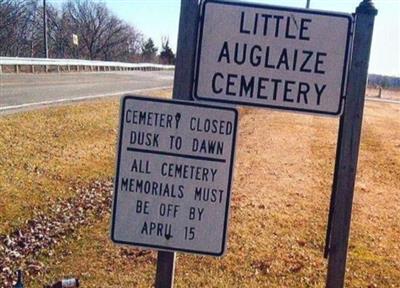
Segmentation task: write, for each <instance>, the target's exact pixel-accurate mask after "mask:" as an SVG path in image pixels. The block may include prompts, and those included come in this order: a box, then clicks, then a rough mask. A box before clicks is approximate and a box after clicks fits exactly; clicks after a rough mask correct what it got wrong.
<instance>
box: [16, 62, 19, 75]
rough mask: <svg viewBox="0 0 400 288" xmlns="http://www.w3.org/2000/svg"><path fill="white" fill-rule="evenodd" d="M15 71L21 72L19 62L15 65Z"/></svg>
mask: <svg viewBox="0 0 400 288" xmlns="http://www.w3.org/2000/svg"><path fill="white" fill-rule="evenodd" d="M15 73H17V74H18V73H19V66H18V64H17V65H15Z"/></svg>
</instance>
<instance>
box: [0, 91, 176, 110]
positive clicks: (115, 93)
mask: <svg viewBox="0 0 400 288" xmlns="http://www.w3.org/2000/svg"><path fill="white" fill-rule="evenodd" d="M170 88H172V86H161V87H154V88H144V89H136V90H130V91H120V92H113V93H109V94H98V95H89V96H81V97H74V98H63V99H57V100H48V101H41V102H34V103H25V104H20V105H11V106H5V107H0V111H7V110H15V109H21V108H27V107H35V106H43V105H51V104H58V103H65V102H74V101H82V100H88V99H94V98H103V97H112V96H119V95H123V94H130V93H141V92H147V91H154V90H162V89H170Z"/></svg>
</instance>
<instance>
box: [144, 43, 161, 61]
mask: <svg viewBox="0 0 400 288" xmlns="http://www.w3.org/2000/svg"><path fill="white" fill-rule="evenodd" d="M157 51H158V48H157V47H156V46H155V45H154V42H153V39H151V38H149V39H147V41H145V42H144V43H143V45H142V57H143V60H144V61H146V62H153V61H154V59H155V57H156V55H157Z"/></svg>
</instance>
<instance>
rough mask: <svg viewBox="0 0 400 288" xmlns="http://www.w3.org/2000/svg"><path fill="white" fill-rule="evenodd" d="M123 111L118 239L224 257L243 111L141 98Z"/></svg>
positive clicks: (131, 99)
mask: <svg viewBox="0 0 400 288" xmlns="http://www.w3.org/2000/svg"><path fill="white" fill-rule="evenodd" d="M121 106H122V107H121V122H120V134H119V144H118V152H117V172H116V178H115V190H114V198H113V212H112V225H111V226H112V227H111V238H112V240H113V241H114V242H117V243H122V244H131V245H136V246H141V247H149V248H156V249H161V250H169V251H183V252H192V253H200V254H206V255H215V256H220V255H222V254H223V252H224V250H225V243H226V237H227V234H226V230H227V223H228V211H229V202H230V191H231V183H232V169H233V156H234V147H235V136H236V126H237V111H236V110H234V109H231V108H220V107H215V106H209V105H201V104H195V103H192V102H182V101H171V100H161V99H154V98H141V97H135V96H126V97H124V98H123V100H122V105H121Z"/></svg>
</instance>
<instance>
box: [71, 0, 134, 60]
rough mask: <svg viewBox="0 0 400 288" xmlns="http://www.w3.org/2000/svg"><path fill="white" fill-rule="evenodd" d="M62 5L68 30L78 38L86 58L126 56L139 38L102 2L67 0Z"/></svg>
mask: <svg viewBox="0 0 400 288" xmlns="http://www.w3.org/2000/svg"><path fill="white" fill-rule="evenodd" d="M64 7H65V12H66V13H67V17H68V18H69V20H70V30H71V31H73V33H75V34H77V35H78V36H79V37H80V39H81V43H82V44H81V45H80V48H79V51H80V52H81V55H85V56H86V57H87V58H89V59H102V60H111V59H113V60H122V59H127V57H128V55H129V49H131V48H132V44H133V45H134V47H135V46H137V45H136V44H135V43H136V42H137V41H140V33H138V32H137V31H136V29H135V28H134V27H132V26H130V25H128V24H126V23H125V22H124V21H122V20H120V19H118V18H117V17H116V16H114V15H113V14H112V13H111V12H110V11H109V9H108V8H107V6H106V5H105V4H104V3H101V2H94V1H92V0H83V1H81V0H69V1H68V2H67V3H66V4H65V6H64ZM129 43H131V45H130V44H129Z"/></svg>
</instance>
